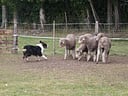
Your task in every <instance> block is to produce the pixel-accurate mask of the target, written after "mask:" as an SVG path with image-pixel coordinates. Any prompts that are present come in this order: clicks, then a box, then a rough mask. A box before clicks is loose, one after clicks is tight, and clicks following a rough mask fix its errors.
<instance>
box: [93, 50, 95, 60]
mask: <svg viewBox="0 0 128 96" xmlns="http://www.w3.org/2000/svg"><path fill="white" fill-rule="evenodd" d="M93 62H96V51H95V52H94V53H93Z"/></svg>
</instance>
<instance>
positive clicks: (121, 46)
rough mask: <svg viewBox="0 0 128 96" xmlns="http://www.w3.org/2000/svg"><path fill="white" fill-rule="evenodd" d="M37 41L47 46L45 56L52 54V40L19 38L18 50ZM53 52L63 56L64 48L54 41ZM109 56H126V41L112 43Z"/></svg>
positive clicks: (127, 47)
mask: <svg viewBox="0 0 128 96" xmlns="http://www.w3.org/2000/svg"><path fill="white" fill-rule="evenodd" d="M39 40H42V41H44V42H46V43H47V44H48V49H46V54H48V55H52V54H53V52H54V51H53V40H52V39H35V38H22V37H19V48H20V49H22V48H23V46H24V45H26V44H37V43H38V42H39ZM77 46H78V45H77ZM55 52H56V53H57V54H63V52H64V48H60V47H59V41H58V40H55ZM110 54H111V55H128V41H119V40H118V41H114V40H113V41H112V47H111V50H110Z"/></svg>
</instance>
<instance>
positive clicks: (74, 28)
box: [18, 23, 128, 38]
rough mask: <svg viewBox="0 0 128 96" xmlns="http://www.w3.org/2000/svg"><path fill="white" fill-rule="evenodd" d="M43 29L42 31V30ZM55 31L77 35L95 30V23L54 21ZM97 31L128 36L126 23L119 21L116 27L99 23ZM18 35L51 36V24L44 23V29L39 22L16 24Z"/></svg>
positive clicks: (58, 33)
mask: <svg viewBox="0 0 128 96" xmlns="http://www.w3.org/2000/svg"><path fill="white" fill-rule="evenodd" d="M43 30H44V31H43ZM55 32H56V36H57V37H63V36H65V35H66V34H69V33H74V34H77V35H80V34H85V33H94V32H95V23H90V24H88V23H67V24H65V23H56V24H55ZM99 32H104V33H106V34H108V36H109V37H116V38H120V37H122V38H127V37H128V23H120V24H119V26H118V29H117V28H116V27H115V25H114V24H108V23H99ZM18 34H19V35H30V36H33V35H36V36H52V35H53V24H44V29H42V28H41V25H40V24H35V23H33V24H27V23H20V24H18Z"/></svg>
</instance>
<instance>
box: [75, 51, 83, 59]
mask: <svg viewBox="0 0 128 96" xmlns="http://www.w3.org/2000/svg"><path fill="white" fill-rule="evenodd" d="M82 53H83V52H82V50H79V49H76V58H79V56H81V55H82Z"/></svg>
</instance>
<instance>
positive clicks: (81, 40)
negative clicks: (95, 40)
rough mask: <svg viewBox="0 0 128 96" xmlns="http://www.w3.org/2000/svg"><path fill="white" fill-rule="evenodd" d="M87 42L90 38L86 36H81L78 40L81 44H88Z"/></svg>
mask: <svg viewBox="0 0 128 96" xmlns="http://www.w3.org/2000/svg"><path fill="white" fill-rule="evenodd" d="M87 41H88V37H87V36H84V35H82V36H80V37H79V39H78V43H79V44H83V43H84V44H86V42H87Z"/></svg>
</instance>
